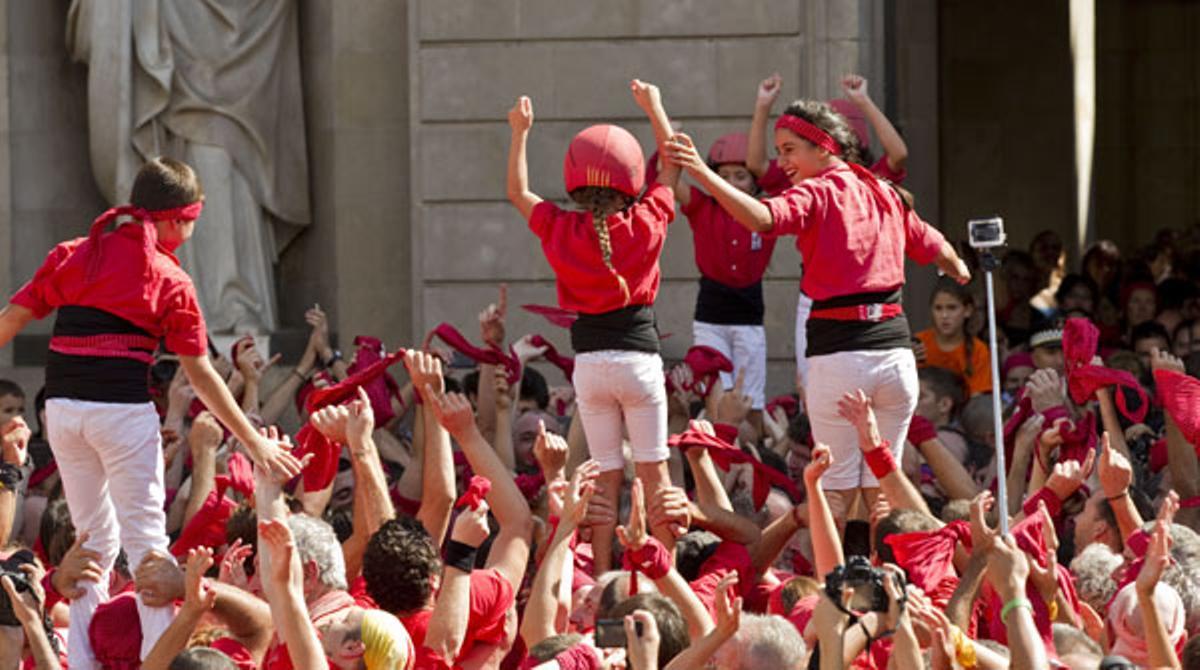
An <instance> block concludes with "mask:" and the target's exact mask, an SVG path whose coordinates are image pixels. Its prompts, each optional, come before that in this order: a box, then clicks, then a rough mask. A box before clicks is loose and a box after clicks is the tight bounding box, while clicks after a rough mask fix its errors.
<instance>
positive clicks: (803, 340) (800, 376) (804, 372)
mask: <svg viewBox="0 0 1200 670" xmlns="http://www.w3.org/2000/svg"><path fill="white" fill-rule="evenodd" d="M812 305H813V301H812V298H810V297H808V296H807V295H804V292H803V291H801V292H800V299H799V300H797V301H796V380H797V382H798V383H799V384H800V386H801V387H802V388H805V389H807V388H808V315H809V314H810V313H811V312H812Z"/></svg>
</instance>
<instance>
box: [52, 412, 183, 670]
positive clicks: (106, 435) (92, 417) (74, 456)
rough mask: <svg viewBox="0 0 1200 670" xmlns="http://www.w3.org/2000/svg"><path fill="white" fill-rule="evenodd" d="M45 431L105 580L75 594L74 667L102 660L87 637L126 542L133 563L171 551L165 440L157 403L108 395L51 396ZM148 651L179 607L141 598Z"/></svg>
mask: <svg viewBox="0 0 1200 670" xmlns="http://www.w3.org/2000/svg"><path fill="white" fill-rule="evenodd" d="M46 434H47V438H48V439H49V441H50V447H51V449H52V450H53V451H54V460H55V461H57V463H58V471H59V474H60V475H61V476H62V483H63V489H64V492H65V493H66V496H67V506H68V507H69V508H70V510H71V521H72V522H73V523H74V524H75V533H76V535H82V534H83V533H87V534H88V541H87V542H86V543H85V544H84V548H86V549H90V550H92V551H95V552H97V553H99V554H100V565H101V567H102V568H103V569H104V574H103V575H102V577H101V579H100V581H99V582H98V583H92V582H80V584H79V585H80V586H82V587H84V596H83V597H82V598H79V599H77V600H72V601H71V628H70V635H69V636H68V645H67V657H68V662H69V663H70V666H71V670H79V669H80V668H83V669H85V670H90V669H92V668H99V667H100V666H99V664H98V663H97V662H96V659H95V656H93V654H92V648H91V643H90V641H89V639H88V626H89V625H90V624H91V621H92V614H93V613H94V612H95V611H96V607H97V606H99V605H100V604H101V603H103V602H105V601H106V600H108V597H109V594H108V579H109V577H108V575H109V570H111V569H112V565H113V562H114V561H115V560H116V558H117V553H118V551H119V549H120V548H121V547H124V548H125V553H126V555H127V556H128V558H129V569H130V571H133V570H136V569H137V566H138V565H140V564H141V562H142V558H143V557H145V556H146V554H147V553H149V552H151V551H157V552H159V553H161V554H163V555H169V554H168V552H167V548H168V544H167V529H166V521H167V519H166V514H165V513H164V512H163V502H164V499H165V491H164V489H163V456H162V442H161V436H160V433H159V424H158V413H157V412H155V410H154V405H152V404H151V403H139V404H129V403H103V402H89V401H84V400H69V399H65V398H52V399H50V400H48V401H47V402H46ZM138 616H139V618H140V619H141V624H142V650H141V651H142V658H145V657H146V655H147V654H148V653H149V652H150V650H151V649H153V648H154V643H155V642H157V641H158V638H159V637H161V636H162V634H163V631H165V630H166V629H167V626H169V625H171V620H172V618H174V608H173V607H146V606H145V605H143V604H142V601H141V598H138Z"/></svg>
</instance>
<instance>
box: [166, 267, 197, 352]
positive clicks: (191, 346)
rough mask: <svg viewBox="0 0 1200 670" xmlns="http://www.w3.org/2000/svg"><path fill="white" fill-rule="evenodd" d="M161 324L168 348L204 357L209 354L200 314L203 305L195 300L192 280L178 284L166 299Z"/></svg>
mask: <svg viewBox="0 0 1200 670" xmlns="http://www.w3.org/2000/svg"><path fill="white" fill-rule="evenodd" d="M162 326H163V338H164V339H165V341H166V346H167V350H168V351H171V352H174V353H176V354H178V355H180V356H203V355H205V354H206V353H208V335H207V332H206V330H205V327H204V315H203V314H201V313H200V305H199V303H198V302H197V301H196V289H194V288H193V287H192V285H191V284H190V283H189V284H182V283H181V284H180V285H178V286H176V287H175V289H174V290H173V292H172V294H171V295H170V296H169V297H168V298H167V308H166V314H165V316H164V317H163V323H162Z"/></svg>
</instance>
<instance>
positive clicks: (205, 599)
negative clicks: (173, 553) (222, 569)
mask: <svg viewBox="0 0 1200 670" xmlns="http://www.w3.org/2000/svg"><path fill="white" fill-rule="evenodd" d="M212 566H213V552H212V549H210V548H208V547H200V548H198V549H189V550H188V557H187V568H186V570H185V572H184V579H183V606H184V608H185V609H190V610H192V611H194V612H197V613H199V612H207V611H208V610H210V609H212V608H213V605H215V604H216V602H217V592H216V591H213V590H212V589H211V588H210V587H209V586H208V585H207V584H205V583H204V573H206V572H208V569H209V568H211V567H212Z"/></svg>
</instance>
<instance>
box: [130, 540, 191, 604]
mask: <svg viewBox="0 0 1200 670" xmlns="http://www.w3.org/2000/svg"><path fill="white" fill-rule="evenodd" d="M133 580H134V582H135V584H136V585H137V592H138V595H140V596H141V597H142V602H143V603H145V604H146V605H147V606H148V607H164V606H166V605H168V604H170V603H171V602H173V601H175V600H179V599H180V598H182V597H183V596H184V589H185V588H186V584H185V580H184V573H183V570H180V569H179V566H178V565H176V564H175V561H174V560H172V559H171V558H170V557H169V556H166V555H164V554H160V553H158V552H150V553H149V554H146V557H145V558H143V559H142V564H141V565H139V566H138V567H137V570H135V571H134V574H133Z"/></svg>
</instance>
